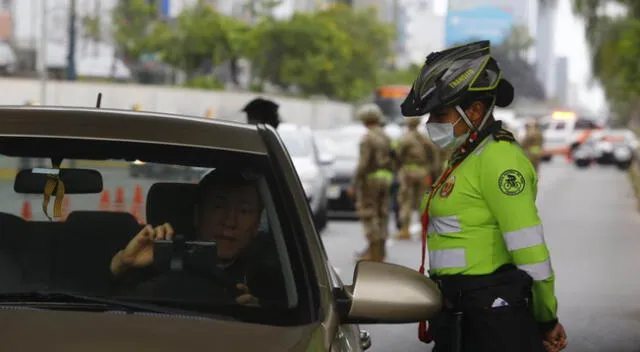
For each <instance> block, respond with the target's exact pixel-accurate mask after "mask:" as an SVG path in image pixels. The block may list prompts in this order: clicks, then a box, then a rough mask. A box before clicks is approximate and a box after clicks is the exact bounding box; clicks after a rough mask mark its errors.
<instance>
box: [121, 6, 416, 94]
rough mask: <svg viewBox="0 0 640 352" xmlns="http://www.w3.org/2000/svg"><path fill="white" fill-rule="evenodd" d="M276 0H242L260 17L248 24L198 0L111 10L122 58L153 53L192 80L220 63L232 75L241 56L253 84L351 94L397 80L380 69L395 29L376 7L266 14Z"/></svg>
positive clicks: (370, 90) (387, 56)
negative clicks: (168, 15)
mask: <svg viewBox="0 0 640 352" xmlns="http://www.w3.org/2000/svg"><path fill="white" fill-rule="evenodd" d="M279 2H280V0H247V1H246V3H245V5H246V6H247V7H248V9H249V10H251V11H250V12H251V14H252V15H251V17H252V18H253V19H257V21H256V23H255V24H252V25H249V24H247V23H243V22H241V21H239V20H237V19H234V18H230V17H227V16H224V15H222V14H221V13H219V12H217V11H216V10H215V9H213V8H212V7H210V6H207V5H205V4H204V3H203V2H198V4H197V5H196V6H194V7H191V8H187V9H185V10H183V12H182V13H181V14H180V15H179V16H178V18H177V19H176V21H174V22H173V23H165V22H163V21H162V20H161V19H160V18H159V17H158V14H157V10H156V8H155V7H154V6H150V5H147V4H146V2H145V0H131V1H128V2H125V1H121V2H119V4H118V6H116V8H115V10H114V13H113V16H114V23H115V33H114V36H115V38H116V43H117V44H118V47H119V48H120V52H121V53H122V54H123V55H124V56H125V58H127V59H129V60H130V61H139V60H141V58H142V57H143V55H144V56H148V55H149V54H157V57H159V59H160V60H161V61H162V62H164V63H166V64H168V65H170V66H172V67H175V68H178V69H180V70H182V71H184V72H185V73H186V75H187V77H188V80H189V83H188V84H189V85H194V84H195V85H201V84H205V83H204V82H205V81H201V80H199V79H197V77H199V76H203V75H204V76H207V77H208V76H210V74H211V70H212V69H213V68H215V67H217V66H219V65H221V64H224V63H230V67H231V71H232V72H231V73H232V77H233V80H234V81H236V82H237V76H238V69H237V62H238V60H239V59H240V58H247V59H248V60H249V61H250V62H251V66H252V72H251V73H252V75H253V79H252V82H251V83H250V85H251V87H252V89H263V87H264V84H265V83H267V82H268V83H271V84H274V85H276V86H279V87H281V88H283V89H284V90H285V91H288V90H296V91H298V92H300V93H301V94H302V95H303V96H311V95H322V96H326V97H328V98H331V99H339V100H347V101H355V100H358V99H361V98H363V97H364V96H366V95H368V94H370V93H371V92H372V91H373V90H374V89H375V88H376V86H378V85H379V84H381V83H387V81H390V80H396V79H395V78H394V79H392V78H391V77H393V75H396V76H397V77H398V78H397V79H400V76H398V75H399V73H397V72H396V73H393V74H391V73H386V72H382V71H381V68H382V67H383V66H384V64H385V62H386V61H387V60H388V58H389V57H390V55H391V50H390V46H391V40H392V38H393V31H392V30H391V28H390V27H388V26H386V25H383V24H381V23H379V22H378V21H377V18H378V16H377V15H376V13H375V11H373V10H368V11H357V12H355V11H353V10H352V9H351V8H349V7H346V6H333V7H331V8H328V9H326V10H323V11H320V12H316V13H313V14H296V15H294V16H292V17H291V18H289V19H287V20H276V19H274V18H273V17H272V16H270V15H268V14H269V13H270V9H272V8H273V7H274V6H275V5H277V4H278V3H279ZM406 75H407V76H406V77H405V78H407V79H408V76H409V74H408V73H406ZM411 80H413V77H412V78H411ZM207 84H208V83H207ZM205 85H206V84H205ZM215 87H216V88H217V86H215Z"/></svg>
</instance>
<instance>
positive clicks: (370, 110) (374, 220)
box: [349, 104, 393, 261]
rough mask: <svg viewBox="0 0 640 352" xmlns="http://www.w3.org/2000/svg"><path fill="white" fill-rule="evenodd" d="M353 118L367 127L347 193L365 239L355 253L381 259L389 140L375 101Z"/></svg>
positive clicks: (386, 223)
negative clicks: (353, 201) (364, 246)
mask: <svg viewBox="0 0 640 352" xmlns="http://www.w3.org/2000/svg"><path fill="white" fill-rule="evenodd" d="M357 118H358V119H359V120H361V121H362V123H363V124H364V125H365V126H366V127H367V129H368V131H367V133H366V134H365V135H364V136H363V137H362V139H361V141H360V159H359V162H358V166H357V168H356V171H355V175H354V178H353V181H352V187H351V188H350V191H349V193H350V196H351V197H354V196H355V197H356V211H357V213H358V217H360V220H361V221H362V225H363V227H364V232H365V236H366V237H367V242H368V243H369V246H368V248H367V249H366V250H365V251H364V252H363V253H360V254H359V260H375V261H383V260H384V258H385V254H386V253H385V243H386V240H387V237H388V233H389V188H390V187H391V182H392V179H393V173H392V172H391V166H392V165H391V163H392V160H391V153H392V150H391V140H390V138H389V137H388V136H387V135H386V134H385V132H384V130H383V129H382V127H381V126H380V123H381V121H382V111H381V110H380V108H379V107H378V106H377V105H375V104H367V105H364V106H362V107H361V108H360V109H358V112H357ZM354 193H355V194H354Z"/></svg>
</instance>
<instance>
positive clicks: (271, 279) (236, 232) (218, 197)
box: [111, 170, 286, 306]
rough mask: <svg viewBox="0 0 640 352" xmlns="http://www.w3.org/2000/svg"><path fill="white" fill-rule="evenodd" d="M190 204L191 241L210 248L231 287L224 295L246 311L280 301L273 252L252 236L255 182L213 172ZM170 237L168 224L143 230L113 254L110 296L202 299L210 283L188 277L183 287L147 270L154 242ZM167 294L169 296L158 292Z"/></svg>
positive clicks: (257, 208) (257, 200)
mask: <svg viewBox="0 0 640 352" xmlns="http://www.w3.org/2000/svg"><path fill="white" fill-rule="evenodd" d="M196 198H197V199H196V206H195V214H194V223H195V228H196V234H195V235H196V236H195V237H196V239H197V240H198V241H214V242H216V245H217V257H218V258H217V261H218V265H217V266H218V268H219V269H220V271H222V272H223V273H224V274H225V275H227V276H228V278H229V279H230V280H232V281H233V284H235V290H226V291H227V293H228V294H230V295H232V297H231V298H233V299H234V300H235V302H236V303H238V304H242V305H248V306H262V305H263V302H264V301H267V305H269V304H278V302H282V301H286V292H285V290H284V287H285V286H284V282H283V278H282V274H281V270H280V264H279V261H278V258H277V254H276V253H275V248H273V249H272V247H269V246H268V241H266V240H265V237H266V234H264V233H259V231H258V230H259V225H260V219H261V214H262V211H263V204H262V200H261V197H260V193H259V189H258V180H257V179H252V178H247V177H245V176H243V174H242V173H236V172H229V171H220V170H214V171H212V172H210V173H209V174H207V175H206V176H205V177H204V178H203V179H202V180H201V181H200V182H199V184H198V189H197V193H196ZM167 206H171V205H170V204H168V205H167ZM174 235H175V231H174V229H173V227H172V226H171V224H169V223H165V224H163V225H161V226H157V227H155V228H153V227H152V226H151V225H147V226H145V227H144V228H143V229H142V230H141V231H140V232H139V233H138V234H137V235H136V236H135V237H134V238H133V239H132V240H131V241H130V242H129V243H128V244H127V246H126V247H125V248H124V249H122V250H120V251H119V252H118V253H116V255H115V256H114V257H113V258H112V261H111V273H112V274H113V276H114V277H115V278H116V291H123V290H124V291H125V292H131V291H133V292H134V293H137V294H139V295H141V296H144V295H145V294H141V292H152V293H153V294H154V296H155V295H163V296H166V297H173V296H184V295H183V293H185V292H181V291H186V290H189V291H190V292H189V293H188V294H189V295H190V296H192V295H193V294H194V292H193V291H195V290H198V291H201V292H202V294H204V295H206V292H207V291H208V290H209V291H210V286H211V284H212V282H213V280H208V281H207V280H206V279H205V280H203V278H202V277H201V276H200V277H191V278H189V279H188V280H189V284H184V281H177V282H176V281H172V279H171V278H170V277H168V276H167V275H163V274H161V273H158V272H156V271H155V270H154V269H153V266H152V264H153V261H154V250H153V248H154V241H156V240H171V239H172V238H173V236H174ZM180 275H183V274H182V273H181V274H180ZM183 276H184V275H183ZM182 280H185V279H184V277H183V278H182ZM194 281H195V282H199V283H194ZM207 283H208V285H207ZM167 290H168V291H171V292H159V291H167ZM229 291H235V292H229Z"/></svg>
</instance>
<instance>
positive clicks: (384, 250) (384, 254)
mask: <svg viewBox="0 0 640 352" xmlns="http://www.w3.org/2000/svg"><path fill="white" fill-rule="evenodd" d="M386 258H387V240H382V241H380V261H381V262H383V261H384V260H385V259H386Z"/></svg>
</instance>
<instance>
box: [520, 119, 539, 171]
mask: <svg viewBox="0 0 640 352" xmlns="http://www.w3.org/2000/svg"><path fill="white" fill-rule="evenodd" d="M542 143H543V138H542V132H540V130H539V129H538V126H537V125H536V124H535V123H529V124H528V125H527V132H526V134H525V136H524V138H523V139H522V143H521V147H522V150H523V151H524V153H525V155H526V156H527V158H528V159H529V161H531V164H533V167H534V169H535V170H536V173H537V172H538V165H539V164H540V158H541V157H542Z"/></svg>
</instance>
